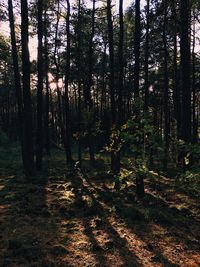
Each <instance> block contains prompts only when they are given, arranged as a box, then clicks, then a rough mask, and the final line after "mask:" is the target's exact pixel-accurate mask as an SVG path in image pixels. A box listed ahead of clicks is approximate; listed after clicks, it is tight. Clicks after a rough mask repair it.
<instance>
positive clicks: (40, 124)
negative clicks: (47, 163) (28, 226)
mask: <svg viewBox="0 0 200 267" xmlns="http://www.w3.org/2000/svg"><path fill="white" fill-rule="evenodd" d="M37 8H38V62H37V70H38V88H37V135H36V168H37V170H38V171H41V170H42V156H43V43H42V42H43V0H38V2H37Z"/></svg>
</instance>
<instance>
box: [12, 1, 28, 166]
mask: <svg viewBox="0 0 200 267" xmlns="http://www.w3.org/2000/svg"><path fill="white" fill-rule="evenodd" d="M8 12H9V22H10V32H11V46H12V59H13V69H14V78H15V91H16V96H17V107H18V130H19V138H20V142H21V151H22V161H23V166H24V169H25V168H26V164H25V157H24V136H23V132H24V130H23V129H24V127H23V126H24V125H23V96H22V88H21V82H20V72H19V62H18V53H17V45H16V36H15V25H14V16H13V3H12V0H8Z"/></svg>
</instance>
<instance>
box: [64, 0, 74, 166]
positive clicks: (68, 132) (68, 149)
mask: <svg viewBox="0 0 200 267" xmlns="http://www.w3.org/2000/svg"><path fill="white" fill-rule="evenodd" d="M66 32H67V55H66V71H65V117H66V118H65V119H66V159H67V163H71V162H72V161H73V160H72V153H71V140H70V136H71V128H70V114H69V112H70V110H69V74H70V50H71V47H70V45H71V43H70V40H71V39H70V1H69V0H67V18H66Z"/></svg>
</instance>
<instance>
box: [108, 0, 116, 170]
mask: <svg viewBox="0 0 200 267" xmlns="http://www.w3.org/2000/svg"><path fill="white" fill-rule="evenodd" d="M107 22H108V47H109V67H110V81H109V83H110V98H111V125H112V127H111V132H113V133H111V136H112V139H113V140H112V143H114V146H113V148H111V170H112V171H113V172H114V173H118V170H117V168H116V167H117V166H116V151H115V150H116V147H115V146H116V143H118V140H117V136H116V137H115V132H116V104H115V84H114V41H113V22H112V11H111V0H107Z"/></svg>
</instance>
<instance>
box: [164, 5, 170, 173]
mask: <svg viewBox="0 0 200 267" xmlns="http://www.w3.org/2000/svg"><path fill="white" fill-rule="evenodd" d="M164 5H165V6H164V25H163V45H164V142H165V151H164V162H163V167H164V169H165V170H167V166H168V158H169V134H170V123H169V78H168V49H167V33H166V28H167V4H166V3H165V4H164Z"/></svg>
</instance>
